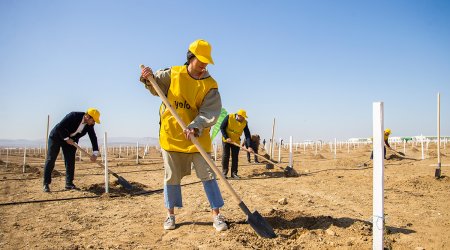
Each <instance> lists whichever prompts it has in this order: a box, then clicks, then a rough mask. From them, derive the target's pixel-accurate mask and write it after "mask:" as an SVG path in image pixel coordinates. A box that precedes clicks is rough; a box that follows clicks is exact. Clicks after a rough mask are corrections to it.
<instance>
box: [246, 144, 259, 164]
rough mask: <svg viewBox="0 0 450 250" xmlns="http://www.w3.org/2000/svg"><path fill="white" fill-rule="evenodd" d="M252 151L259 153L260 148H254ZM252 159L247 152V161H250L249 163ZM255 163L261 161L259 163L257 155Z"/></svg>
mask: <svg viewBox="0 0 450 250" xmlns="http://www.w3.org/2000/svg"><path fill="white" fill-rule="evenodd" d="M252 149H253V152H255V153H258V148H254V147H252ZM250 159H251V157H250V152H247V160H248V162H250V161H251V160H250ZM255 162H259V161H258V156H257V155H255Z"/></svg>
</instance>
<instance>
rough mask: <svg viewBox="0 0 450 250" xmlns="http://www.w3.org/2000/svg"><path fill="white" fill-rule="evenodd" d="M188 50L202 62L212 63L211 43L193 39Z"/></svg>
mask: <svg viewBox="0 0 450 250" xmlns="http://www.w3.org/2000/svg"><path fill="white" fill-rule="evenodd" d="M189 51H190V52H192V54H194V55H195V57H197V59H198V60H200V62H202V63H208V64H214V61H213V59H212V57H211V45H210V44H209V43H208V42H207V41H205V40H202V39H198V40H195V41H194V42H193V43H191V44H190V45H189Z"/></svg>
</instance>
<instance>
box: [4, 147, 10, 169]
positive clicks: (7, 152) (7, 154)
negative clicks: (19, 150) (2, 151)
mask: <svg viewBox="0 0 450 250" xmlns="http://www.w3.org/2000/svg"><path fill="white" fill-rule="evenodd" d="M8 158H9V148H6V162H5V164H6V165H5V168H8Z"/></svg>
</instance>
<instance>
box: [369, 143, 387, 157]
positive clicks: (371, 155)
mask: <svg viewBox="0 0 450 250" xmlns="http://www.w3.org/2000/svg"><path fill="white" fill-rule="evenodd" d="M370 159H371V160H373V150H372V153H371V154H370ZM384 159H386V146H384Z"/></svg>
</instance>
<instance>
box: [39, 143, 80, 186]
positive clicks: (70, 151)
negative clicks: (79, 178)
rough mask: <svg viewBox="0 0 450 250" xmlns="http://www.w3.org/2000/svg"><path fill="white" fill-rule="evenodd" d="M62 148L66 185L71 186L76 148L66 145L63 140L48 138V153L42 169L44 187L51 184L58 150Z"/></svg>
mask: <svg viewBox="0 0 450 250" xmlns="http://www.w3.org/2000/svg"><path fill="white" fill-rule="evenodd" d="M60 148H62V152H63V155H64V164H65V165H66V184H72V183H73V178H74V175H75V153H76V151H77V148H76V147H74V146H72V145H69V144H67V142H65V141H64V140H60V139H55V138H52V137H49V138H48V153H47V160H46V161H45V167H44V185H45V184H50V183H52V172H53V169H54V168H55V162H56V158H57V157H58V154H59V149H60Z"/></svg>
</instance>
